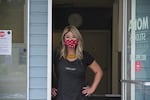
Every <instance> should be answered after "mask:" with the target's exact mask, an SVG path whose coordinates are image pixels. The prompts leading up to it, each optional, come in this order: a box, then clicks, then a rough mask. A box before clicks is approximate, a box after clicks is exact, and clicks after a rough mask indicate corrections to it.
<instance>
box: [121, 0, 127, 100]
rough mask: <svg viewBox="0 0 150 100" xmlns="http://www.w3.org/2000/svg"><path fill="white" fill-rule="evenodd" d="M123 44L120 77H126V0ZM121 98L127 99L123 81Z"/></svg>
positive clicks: (124, 5) (125, 4)
mask: <svg viewBox="0 0 150 100" xmlns="http://www.w3.org/2000/svg"><path fill="white" fill-rule="evenodd" d="M122 3H123V18H122V19H123V35H122V36H123V41H122V43H123V45H122V79H123V80H124V79H126V76H127V75H126V73H127V50H126V48H127V34H126V33H127V0H123V1H122ZM121 88H122V100H127V86H126V84H125V83H124V82H122V85H121Z"/></svg>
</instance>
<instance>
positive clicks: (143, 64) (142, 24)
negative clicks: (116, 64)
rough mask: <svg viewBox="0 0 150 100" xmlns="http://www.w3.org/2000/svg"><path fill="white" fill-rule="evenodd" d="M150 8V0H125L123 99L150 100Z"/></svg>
mask: <svg viewBox="0 0 150 100" xmlns="http://www.w3.org/2000/svg"><path fill="white" fill-rule="evenodd" d="M149 5H150V1H149V0H123V55H122V57H123V60H122V66H123V69H122V100H148V98H150V91H149V90H150V66H149V65H150V52H149V50H150V28H149V25H150V22H149V19H150V12H149V9H150V6H149Z"/></svg>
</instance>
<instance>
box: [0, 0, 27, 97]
mask: <svg viewBox="0 0 150 100" xmlns="http://www.w3.org/2000/svg"><path fill="white" fill-rule="evenodd" d="M0 100H27V0H0Z"/></svg>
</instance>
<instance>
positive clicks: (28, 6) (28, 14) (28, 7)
mask: <svg viewBox="0 0 150 100" xmlns="http://www.w3.org/2000/svg"><path fill="white" fill-rule="evenodd" d="M25 1H26V0H25ZM29 11H30V0H27V100H29V94H30V92H29V89H30V87H29V79H30V78H29V76H30V75H29V61H30V57H29V42H30V41H29V27H30V26H29V16H30V13H29Z"/></svg>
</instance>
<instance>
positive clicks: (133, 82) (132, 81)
mask: <svg viewBox="0 0 150 100" xmlns="http://www.w3.org/2000/svg"><path fill="white" fill-rule="evenodd" d="M120 81H121V82H123V83H131V84H140V85H144V86H150V82H148V81H141V80H120Z"/></svg>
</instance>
